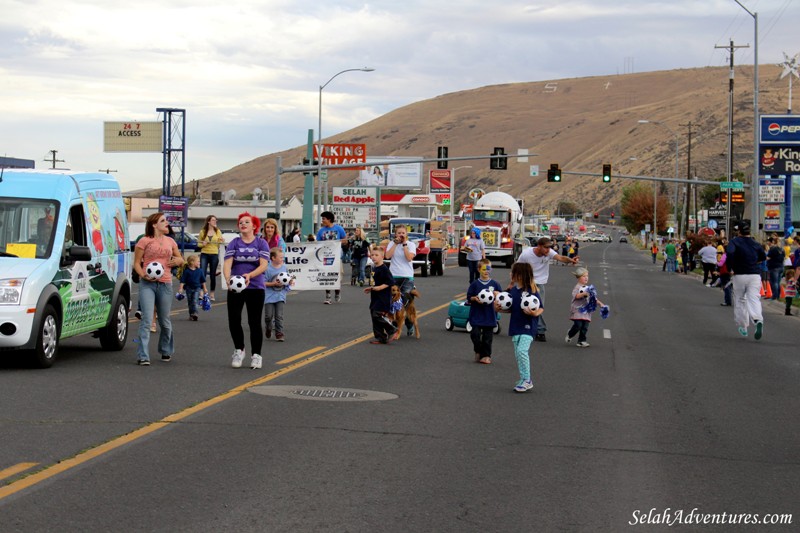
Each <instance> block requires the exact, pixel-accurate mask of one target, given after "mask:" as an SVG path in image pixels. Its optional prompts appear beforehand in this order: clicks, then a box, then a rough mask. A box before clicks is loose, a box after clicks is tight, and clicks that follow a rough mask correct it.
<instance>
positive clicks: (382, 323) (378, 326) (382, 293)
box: [364, 246, 397, 344]
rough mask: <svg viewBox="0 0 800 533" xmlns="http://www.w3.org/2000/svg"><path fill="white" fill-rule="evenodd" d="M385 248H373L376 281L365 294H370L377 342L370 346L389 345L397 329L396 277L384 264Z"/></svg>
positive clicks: (370, 305) (373, 327) (370, 307)
mask: <svg viewBox="0 0 800 533" xmlns="http://www.w3.org/2000/svg"><path fill="white" fill-rule="evenodd" d="M385 252H386V250H385V249H384V248H383V246H373V247H372V249H370V252H369V255H370V257H371V258H372V262H373V263H375V266H374V267H373V269H372V274H373V277H374V279H375V286H374V287H366V288H365V289H364V292H365V293H368V294H369V297H370V298H369V311H370V315H371V316H372V332H373V334H374V335H375V340H372V341H369V342H370V344H388V343H389V339H390V338H391V337H392V335H394V334H395V332H396V331H397V328H396V327H395V326H394V324H392V318H391V313H392V290H391V289H392V286H393V285H394V277H393V276H392V273H391V272H389V267H387V266H386V265H385V264H384V262H383V254H384V253H385Z"/></svg>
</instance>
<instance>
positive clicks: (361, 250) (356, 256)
mask: <svg viewBox="0 0 800 533" xmlns="http://www.w3.org/2000/svg"><path fill="white" fill-rule="evenodd" d="M350 253H351V257H352V261H353V266H354V267H355V268H358V285H359V286H360V287H363V286H364V280H365V278H366V272H365V269H366V267H367V261H368V260H369V255H370V254H369V241H368V240H367V236H366V235H365V234H364V230H363V229H362V228H356V231H355V233H354V234H353V240H352V242H351V245H350Z"/></svg>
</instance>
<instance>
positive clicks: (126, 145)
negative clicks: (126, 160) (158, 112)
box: [103, 122, 164, 152]
mask: <svg viewBox="0 0 800 533" xmlns="http://www.w3.org/2000/svg"><path fill="white" fill-rule="evenodd" d="M163 128H164V126H163V124H162V123H161V122H103V151H104V152H163V151H164V129H163Z"/></svg>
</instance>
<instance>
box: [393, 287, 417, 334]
mask: <svg viewBox="0 0 800 533" xmlns="http://www.w3.org/2000/svg"><path fill="white" fill-rule="evenodd" d="M394 284H395V285H397V286H398V287H399V288H400V294H402V295H403V302H405V303H404V305H408V302H409V301H410V300H409V293H410V292H411V291H413V290H414V278H397V277H396V278H394ZM413 325H414V324H413V322H411V320H409V319H408V317H406V327H407V328H408V330H409V331H411V328H412V326H413ZM397 327H398V328H401V327H403V325H402V324H397Z"/></svg>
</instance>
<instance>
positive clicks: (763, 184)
mask: <svg viewBox="0 0 800 533" xmlns="http://www.w3.org/2000/svg"><path fill="white" fill-rule="evenodd" d="M785 191H786V189H785V182H784V180H783V179H782V178H770V179H765V178H762V179H759V180H758V201H759V202H761V203H762V204H775V203H783V202H784V201H785Z"/></svg>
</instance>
